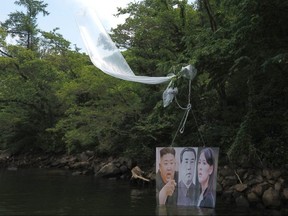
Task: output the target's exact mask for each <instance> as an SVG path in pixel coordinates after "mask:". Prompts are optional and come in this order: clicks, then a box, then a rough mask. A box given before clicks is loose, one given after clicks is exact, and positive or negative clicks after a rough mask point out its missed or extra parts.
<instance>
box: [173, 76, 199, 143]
mask: <svg viewBox="0 0 288 216" xmlns="http://www.w3.org/2000/svg"><path fill="white" fill-rule="evenodd" d="M191 82H192V80H189V93H188V104H187V106H186V107H182V106H181V105H180V104H179V103H178V100H177V97H176V95H175V102H176V104H177V105H178V107H179V108H180V109H182V110H185V112H184V115H183V117H182V119H181V121H180V124H179V126H178V129H177V131H176V133H175V135H174V138H173V140H172V143H171V146H172V145H173V144H174V141H175V139H176V136H177V134H178V132H180V133H181V134H182V133H184V129H185V125H186V122H187V118H188V115H189V112H190V110H192V114H193V118H194V121H195V123H196V127H197V131H198V133H199V135H200V139H201V141H202V143H203V147H205V142H204V139H203V136H202V134H201V132H200V130H199V127H198V124H197V120H196V117H195V115H194V112H193V109H192V105H191V102H190V100H191Z"/></svg>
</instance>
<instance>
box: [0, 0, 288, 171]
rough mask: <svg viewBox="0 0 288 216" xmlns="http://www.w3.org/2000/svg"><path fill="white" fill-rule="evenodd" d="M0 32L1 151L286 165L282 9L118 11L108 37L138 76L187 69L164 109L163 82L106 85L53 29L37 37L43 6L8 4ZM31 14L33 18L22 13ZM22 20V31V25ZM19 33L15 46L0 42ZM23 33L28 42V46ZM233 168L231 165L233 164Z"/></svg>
mask: <svg viewBox="0 0 288 216" xmlns="http://www.w3.org/2000/svg"><path fill="white" fill-rule="evenodd" d="M16 2H17V3H18V4H20V5H22V6H24V8H26V9H27V10H26V13H23V12H12V13H11V14H10V16H9V18H10V19H8V20H6V21H4V22H1V28H0V49H1V55H2V57H0V68H1V74H0V129H1V131H2V133H1V134H0V149H10V150H11V151H13V152H20V151H28V150H31V149H32V150H42V151H45V152H47V151H52V152H59V151H63V152H67V153H74V152H80V151H83V150H87V149H89V150H93V151H94V152H96V153H97V154H98V155H99V156H111V155H112V156H120V155H126V156H130V157H132V158H133V159H135V160H137V161H138V162H139V163H153V162H154V157H155V155H154V153H155V147H157V146H167V145H171V144H172V141H175V142H174V143H173V145H174V146H202V145H206V146H219V147H220V153H221V157H223V158H224V157H226V156H227V157H228V158H229V159H230V160H231V161H232V162H237V161H238V159H239V158H240V156H241V155H246V156H249V159H250V160H251V161H255V160H256V161H257V160H258V161H259V160H260V161H261V162H266V163H268V164H272V165H274V166H276V165H277V166H279V165H281V164H283V163H286V161H287V156H286V155H287V154H286V153H285V152H287V150H288V149H287V144H286V142H287V138H288V124H287V122H288V117H287V116H288V115H287V107H288V104H287V103H288V101H287V98H288V97H287V93H288V90H287V85H286V83H287V81H288V80H287V76H286V71H287V70H288V68H287V65H288V49H287V47H288V44H287V43H288V41H287V35H288V27H287V25H286V20H287V19H286V16H287V15H286V14H287V10H288V4H287V2H286V1H280V0H276V1H273V2H272V1H268V0H262V1H257V0H241V1H237V2H236V1H230V0H198V1H196V2H195V3H194V4H192V5H190V4H188V3H187V1H178V0H167V1H163V0H143V1H140V2H132V3H130V4H129V5H128V6H127V7H126V8H119V9H118V15H122V14H127V15H128V18H127V19H126V22H125V23H124V24H121V25H118V27H117V28H115V29H113V30H112V35H111V37H112V39H113V40H114V41H115V42H116V44H117V46H118V47H119V48H121V49H122V51H123V55H124V56H125V58H126V60H127V61H128V63H129V65H130V66H131V68H132V69H133V71H134V72H135V73H136V74H139V75H147V76H165V75H167V74H168V73H171V72H172V73H177V72H179V71H180V70H181V67H183V66H186V65H187V64H193V65H195V67H196V68H197V70H198V74H197V76H196V78H195V79H194V80H193V81H192V86H191V89H190V93H191V98H188V95H189V93H188V92H189V89H188V86H189V85H188V80H187V79H185V78H181V79H178V80H177V81H175V85H176V86H177V88H178V94H177V102H178V104H179V105H181V106H182V107H186V106H187V105H188V104H187V103H188V101H190V102H191V105H192V109H191V111H190V113H189V115H188V119H187V122H186V124H185V130H184V132H183V133H182V134H180V133H178V127H179V124H180V121H181V119H182V117H183V115H184V111H183V110H182V109H180V108H179V106H178V105H177V104H176V103H172V104H171V105H169V106H168V107H166V108H164V107H163V104H162V101H161V98H162V93H163V91H164V90H165V88H166V87H167V85H168V84H164V85H141V84H135V83H131V82H127V81H122V80H116V79H115V78H111V77H109V76H107V75H105V74H103V73H102V72H100V71H99V70H98V69H96V68H95V67H94V66H93V65H92V63H91V62H90V60H89V58H88V56H87V55H86V54H85V53H82V54H81V53H79V49H78V48H77V47H75V50H71V47H70V42H69V41H67V40H65V39H64V38H63V36H62V35H61V34H60V33H59V32H58V31H59V29H58V28H57V27H55V29H54V30H53V31H52V32H44V31H42V30H40V29H37V19H36V17H37V15H38V14H40V13H42V14H43V15H48V14H49V13H48V12H47V11H46V10H45V8H46V6H47V4H45V3H44V2H43V1H33V0H26V1H24V0H23V1H16ZM29 10H30V12H33V13H32V14H29ZM27 21H29V23H27ZM9 34H10V35H11V34H12V36H13V35H15V36H16V35H18V39H19V40H18V43H17V44H16V45H10V44H7V43H6V41H5V38H6V37H7V36H8V35H9ZM28 36H29V37H28ZM238 162H239V161H238Z"/></svg>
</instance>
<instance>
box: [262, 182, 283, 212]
mask: <svg viewBox="0 0 288 216" xmlns="http://www.w3.org/2000/svg"><path fill="white" fill-rule="evenodd" d="M262 201H263V203H264V205H265V206H267V207H272V208H274V207H279V206H280V205H281V202H280V196H279V191H277V190H275V189H273V188H272V187H269V188H268V189H267V190H266V191H264V193H263V196H262Z"/></svg>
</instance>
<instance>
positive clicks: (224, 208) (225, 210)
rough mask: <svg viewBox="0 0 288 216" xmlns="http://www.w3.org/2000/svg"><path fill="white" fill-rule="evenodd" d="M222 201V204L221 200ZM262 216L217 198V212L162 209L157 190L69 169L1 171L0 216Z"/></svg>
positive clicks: (259, 213) (177, 208)
mask: <svg viewBox="0 0 288 216" xmlns="http://www.w3.org/2000/svg"><path fill="white" fill-rule="evenodd" d="M218 200H219V201H218ZM255 214H258V215H262V213H261V212H259V211H255V210H252V209H243V208H235V207H234V206H230V205H227V204H225V203H221V200H220V199H217V203H216V208H215V209H205V208H202V209H200V208H196V207H190V208H186V207H173V208H172V207H170V208H169V207H165V206H164V207H159V206H157V205H156V200H155V188H154V186H153V187H151V186H150V187H149V186H132V185H130V184H129V182H127V181H124V180H108V179H99V178H95V177H94V176H73V175H72V174H71V172H69V171H66V170H45V169H18V170H14V171H12V170H6V169H3V170H0V215H255Z"/></svg>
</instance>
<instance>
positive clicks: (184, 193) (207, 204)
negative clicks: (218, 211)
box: [156, 147, 219, 208]
mask: <svg viewBox="0 0 288 216" xmlns="http://www.w3.org/2000/svg"><path fill="white" fill-rule="evenodd" d="M218 155H219V148H217V147H157V148H156V201H157V204H158V205H179V206H198V207H203V208H214V207H215V203H216V184H217V168H218Z"/></svg>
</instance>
